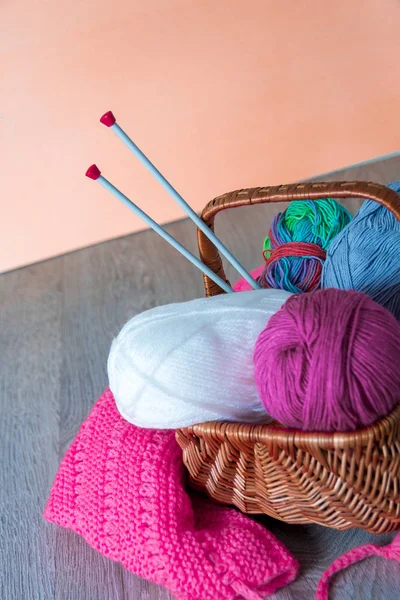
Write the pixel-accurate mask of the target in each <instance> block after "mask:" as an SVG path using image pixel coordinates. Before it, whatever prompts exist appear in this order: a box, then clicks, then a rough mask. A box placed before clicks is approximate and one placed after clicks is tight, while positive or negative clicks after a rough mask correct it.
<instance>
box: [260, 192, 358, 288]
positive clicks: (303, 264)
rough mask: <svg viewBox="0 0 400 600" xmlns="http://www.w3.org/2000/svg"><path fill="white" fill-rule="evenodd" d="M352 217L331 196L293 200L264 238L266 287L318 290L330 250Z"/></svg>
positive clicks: (261, 282) (263, 279) (262, 278)
mask: <svg viewBox="0 0 400 600" xmlns="http://www.w3.org/2000/svg"><path fill="white" fill-rule="evenodd" d="M350 220H351V215H350V213H349V212H348V211H347V210H346V208H344V206H341V205H340V204H339V203H338V202H336V200H333V199H331V198H327V199H325V200H314V201H312V200H298V201H295V202H292V203H291V204H290V205H289V207H288V208H287V209H286V210H285V212H283V213H278V215H277V216H276V217H275V219H274V220H273V222H272V227H271V230H270V232H269V236H268V237H267V238H266V239H265V241H264V258H265V259H266V265H265V268H264V271H263V273H262V274H261V277H260V280H259V281H260V284H261V285H262V287H267V288H276V289H283V290H287V291H288V292H292V293H300V292H311V291H313V290H316V289H318V288H319V287H320V286H321V276H322V267H323V264H324V261H325V258H326V250H327V249H328V247H329V245H330V243H331V242H332V240H333V239H334V238H335V237H336V236H337V234H338V233H339V232H340V231H341V230H342V229H343V228H344V227H345V226H346V225H347V224H348V223H349V222H350Z"/></svg>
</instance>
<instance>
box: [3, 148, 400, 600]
mask: <svg viewBox="0 0 400 600" xmlns="http://www.w3.org/2000/svg"><path fill="white" fill-rule="evenodd" d="M399 177H400V159H399V158H392V159H389V160H386V161H381V162H377V163H375V164H372V165H368V166H364V167H357V168H353V169H346V170H344V171H342V172H341V173H336V174H334V175H331V176H328V177H324V178H323V179H325V180H327V179H331V180H332V179H370V180H374V181H380V182H382V183H386V182H388V181H390V180H393V179H396V178H399ZM260 183H262V184H264V183H268V182H260ZM220 191H222V190H220ZM207 200H208V199H205V203H206V201H207ZM359 204H360V203H359V202H358V201H352V202H350V203H349V204H348V205H349V207H350V208H351V209H352V210H353V211H354V210H355V209H356V208H357V206H358V205H359ZM282 208H284V205H283V206H282ZM277 210H278V207H277V206H276V205H275V206H271V207H266V206H261V207H251V209H250V208H246V209H235V210H231V211H225V212H224V213H223V214H221V215H218V217H217V219H216V231H217V233H218V235H219V236H220V237H221V238H222V239H223V240H224V241H225V242H226V243H227V245H228V246H229V247H230V248H231V249H232V251H233V252H234V253H235V254H236V255H237V256H238V257H239V258H240V260H241V261H242V262H243V264H244V265H245V266H246V267H248V268H253V267H256V266H258V265H259V264H260V263H261V252H260V250H261V245H262V240H263V237H264V236H265V235H266V233H267V231H268V228H269V225H270V221H271V219H272V218H273V216H274V215H275V214H276V211H277ZM127 218H128V215H127ZM168 230H169V231H170V232H171V233H172V234H173V235H174V236H175V237H177V238H178V239H179V240H180V241H181V242H182V243H183V244H184V245H185V246H186V247H188V248H189V249H190V250H191V251H193V252H196V251H197V246H196V233H195V228H194V226H193V224H192V223H191V222H189V221H187V220H183V221H180V222H177V223H174V224H171V225H169V226H168ZM226 272H227V275H228V277H229V278H230V280H231V281H232V282H233V281H235V279H236V274H235V272H234V270H233V269H232V267H231V266H230V265H226ZM202 295H203V287H202V277H201V275H200V274H199V273H198V272H197V271H196V270H195V269H194V267H192V266H191V265H190V264H189V263H188V262H187V261H186V260H185V259H183V258H182V257H180V256H179V255H177V254H176V252H175V251H174V250H173V249H172V248H170V247H169V246H168V245H167V244H166V243H165V242H164V241H163V240H161V239H159V238H158V237H157V236H156V235H155V234H153V233H152V232H149V231H145V232H142V233H139V234H134V235H131V236H126V237H124V238H119V239H116V240H111V241H109V242H106V243H103V244H99V245H96V246H92V247H89V248H85V249H83V250H80V251H78V252H74V253H71V254H67V255H65V256H62V257H58V258H55V259H52V260H49V261H46V262H43V263H40V264H36V265H33V266H30V267H26V268H24V269H20V270H18V271H14V272H11V273H7V274H5V275H3V276H1V277H0V348H1V355H0V361H1V362H0V365H1V366H0V368H1V373H0V465H1V467H0V527H1V531H0V539H1V541H0V559H1V565H2V567H1V569H0V598H1V600H3V599H4V600H19V599H21V600H30V599H35V600H36V599H40V600H42V599H43V600H48V599H50V598H51V599H56V600H168V599H170V598H171V596H170V594H169V593H168V592H167V591H166V590H163V589H161V588H158V587H156V586H153V585H151V584H149V583H148V582H146V581H143V580H141V579H139V578H137V577H135V576H134V575H133V574H132V573H129V572H127V571H126V570H125V569H123V568H122V567H121V566H120V565H118V564H116V563H113V562H111V561H109V560H107V559H105V558H103V557H102V556H100V555H99V554H98V553H97V552H95V551H94V550H92V549H91V548H90V547H89V546H87V545H86V544H85V542H83V540H81V539H80V538H79V537H78V536H77V535H75V534H73V533H72V532H69V531H64V530H61V529H59V528H57V527H54V526H52V525H47V524H46V523H45V522H44V520H43V518H42V516H41V513H42V510H43V507H44V503H45V500H46V498H47V495H48V491H49V489H50V485H51V483H52V480H53V477H54V475H55V473H56V470H57V468H58V465H59V462H60V460H61V457H62V456H63V454H64V453H65V451H66V449H67V447H68V446H69V444H70V443H71V442H72V440H73V438H74V436H75V435H76V433H77V431H78V429H79V426H80V424H81V423H82V421H83V420H84V419H85V417H86V416H87V414H88V412H89V410H90V408H91V406H92V405H93V403H94V401H95V399H96V398H97V397H98V396H99V395H100V394H101V392H102V391H103V389H104V388H105V386H106V385H107V377H106V359H107V355H108V351H109V347H110V343H111V340H112V338H113V336H114V335H115V334H116V333H117V332H118V331H119V329H120V328H121V326H122V325H123V324H124V323H125V321H126V320H127V319H129V318H130V317H132V316H133V315H134V314H137V313H138V312H141V311H143V310H146V309H148V308H150V307H152V306H155V305H159V304H165V303H169V302H174V301H182V300H187V299H190V298H194V297H199V296H202ZM260 519H261V520H262V522H263V523H264V524H265V525H266V526H267V527H269V528H270V529H271V530H272V531H273V532H274V533H275V534H276V535H277V536H278V537H279V538H280V539H281V540H282V541H283V542H284V543H285V544H286V545H287V546H288V548H290V549H291V550H292V552H293V553H294V555H295V556H296V557H297V558H298V559H299V561H300V563H301V576H300V577H299V579H298V580H297V581H296V582H295V583H293V584H292V585H291V586H288V587H286V588H285V589H283V590H280V591H279V592H277V593H276V594H275V595H274V596H273V598H276V599H277V600H298V599H300V600H309V599H310V598H312V597H313V596H314V590H315V587H316V584H317V581H318V579H319V577H320V575H321V574H322V572H323V570H324V569H325V568H327V567H328V566H329V565H330V564H331V562H332V561H333V560H334V559H335V558H336V557H337V556H339V555H341V554H342V553H343V552H345V551H346V550H347V549H350V548H352V547H355V546H357V545H359V544H362V543H365V542H369V541H373V542H375V543H377V542H378V543H386V542H387V541H388V539H390V537H391V536H373V535H370V534H367V533H365V532H362V531H358V530H353V531H349V532H336V531H332V530H329V529H325V528H323V527H318V526H307V527H301V526H298V527H295V526H288V525H286V524H284V523H279V522H277V521H273V520H272V519H268V518H266V517H261V518H260ZM399 597H400V566H399V565H398V564H396V563H394V562H393V561H384V560H382V559H375V558H372V559H369V560H368V561H365V562H363V563H360V565H356V566H354V567H352V568H350V569H348V570H347V571H345V572H343V573H342V574H341V575H339V576H338V577H337V579H336V581H335V582H334V584H333V586H332V593H331V596H330V598H332V599H333V600H345V599H346V600H347V599H348V598H354V599H357V598H360V599H363V600H364V599H366V600H378V599H379V600H395V599H397V598H399Z"/></svg>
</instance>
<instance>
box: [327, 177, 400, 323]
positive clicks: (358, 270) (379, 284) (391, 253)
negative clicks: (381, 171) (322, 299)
mask: <svg viewBox="0 0 400 600" xmlns="http://www.w3.org/2000/svg"><path fill="white" fill-rule="evenodd" d="M388 187H390V188H392V189H393V190H395V191H396V192H400V181H394V182H392V183H390V184H388ZM322 287H323V288H330V287H335V288H340V289H343V290H349V289H353V290H357V291H360V292H364V293H366V294H368V296H370V297H371V298H372V299H373V300H375V301H376V302H378V304H381V305H382V306H384V307H385V308H387V309H388V310H390V311H391V312H392V313H393V314H394V315H395V317H396V318H397V319H398V320H399V321H400V222H399V221H398V220H397V219H396V217H395V216H394V215H393V214H392V213H391V212H390V211H389V210H388V209H387V208H385V207H384V206H381V205H380V204H378V203H377V202H373V201H372V200H367V201H365V202H364V203H363V205H362V206H361V208H360V210H359V211H358V213H357V214H356V215H355V217H354V219H353V220H352V221H351V222H350V224H349V225H347V227H345V228H344V229H343V230H342V231H341V233H339V234H338V236H337V237H336V238H335V239H334V240H333V242H332V244H331V245H330V247H329V249H328V252H327V257H326V261H325V264H324V267H323V271H322Z"/></svg>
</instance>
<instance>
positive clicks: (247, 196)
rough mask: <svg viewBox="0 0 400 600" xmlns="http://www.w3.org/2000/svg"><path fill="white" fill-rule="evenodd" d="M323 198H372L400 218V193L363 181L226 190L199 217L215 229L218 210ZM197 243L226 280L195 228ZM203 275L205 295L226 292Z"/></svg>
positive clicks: (203, 256)
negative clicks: (225, 192)
mask: <svg viewBox="0 0 400 600" xmlns="http://www.w3.org/2000/svg"><path fill="white" fill-rule="evenodd" d="M323 198H335V199H338V198H366V199H368V200H374V201H375V202H379V204H382V205H383V206H386V208H387V209H389V210H390V211H391V212H392V213H393V214H394V215H395V216H396V217H397V219H398V220H399V221H400V195H399V194H398V193H397V192H395V191H394V190H392V189H390V188H388V187H386V186H385V185H380V184H379V183H368V182H365V181H332V182H322V181H321V182H307V183H293V184H289V185H278V186H269V187H258V188H248V189H243V190H237V191H235V192H228V193H227V194H223V195H222V196H218V197H217V198H215V199H214V200H211V202H209V203H208V204H207V205H206V206H205V208H204V209H203V212H202V213H201V218H202V219H203V221H204V222H205V223H206V224H207V225H208V227H210V229H211V230H212V231H214V219H215V215H216V214H217V213H218V212H219V211H220V210H226V209H227V208H236V207H237V206H249V205H252V204H265V203H269V202H292V201H293V200H306V199H311V200H322V199H323ZM197 243H198V246H199V253H200V258H201V260H202V261H203V263H204V264H205V265H207V266H208V267H210V269H212V270H213V271H214V273H216V274H217V275H219V277H221V278H222V279H223V280H224V281H226V282H227V283H229V281H228V280H227V279H226V275H225V272H224V267H223V265H222V260H221V257H220V255H219V252H218V250H217V248H216V247H215V246H214V244H213V243H212V242H210V240H209V239H208V238H207V237H206V236H205V235H204V233H203V232H202V231H201V230H200V229H198V230H197ZM203 278H204V287H205V290H206V296H217V295H218V294H224V293H225V292H224V291H223V290H222V289H221V288H220V287H219V286H218V285H217V284H216V283H214V282H213V281H212V280H211V279H210V278H209V277H207V275H203Z"/></svg>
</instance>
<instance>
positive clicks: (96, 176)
mask: <svg viewBox="0 0 400 600" xmlns="http://www.w3.org/2000/svg"><path fill="white" fill-rule="evenodd" d="M86 177H89V178H90V179H93V180H95V181H97V182H98V183H100V184H101V185H102V186H103V187H104V188H105V189H106V190H108V191H109V192H111V194H113V196H115V197H116V198H118V200H121V202H123V204H125V206H127V207H128V208H129V209H130V210H131V211H132V212H134V213H135V215H137V216H138V217H140V218H141V219H142V220H143V221H144V222H145V223H146V224H147V225H149V226H150V227H151V228H152V229H154V231H155V232H156V233H158V235H160V236H161V237H162V238H164V240H166V241H167V242H168V243H169V244H171V246H173V247H174V248H175V249H176V250H178V252H180V253H181V254H183V256H184V257H185V258H187V259H188V260H189V261H190V262H191V263H192V264H193V265H194V266H195V267H197V268H198V269H200V271H202V272H203V273H205V274H206V275H208V277H209V278H210V279H212V280H213V281H214V283H216V284H217V285H218V286H219V287H220V288H222V289H223V290H224V292H227V293H228V294H230V293H231V292H233V291H234V290H233V289H232V288H231V287H230V285H228V284H227V283H226V281H224V280H223V279H221V277H219V276H218V275H216V273H214V271H212V270H211V269H210V268H209V267H207V265H205V264H203V263H202V262H201V260H199V259H198V258H197V257H196V256H195V255H194V254H192V253H191V252H189V250H186V248H185V247H184V246H182V244H180V243H179V242H178V241H177V240H176V239H175V238H173V237H172V235H170V234H169V233H168V232H167V231H165V229H163V228H162V227H161V226H160V225H158V223H156V222H155V221H154V220H153V219H152V218H151V217H149V215H148V214H146V213H145V212H144V211H143V210H142V209H141V208H139V207H138V206H137V205H136V204H134V202H132V200H130V199H129V198H128V197H127V196H125V195H124V194H123V193H122V192H120V191H119V189H117V188H116V187H115V186H114V185H113V184H112V183H110V182H109V181H108V180H107V179H106V178H105V177H103V176H102V174H101V171H100V170H99V168H98V167H97V166H96V165H92V166H91V167H89V168H88V170H87V171H86Z"/></svg>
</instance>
